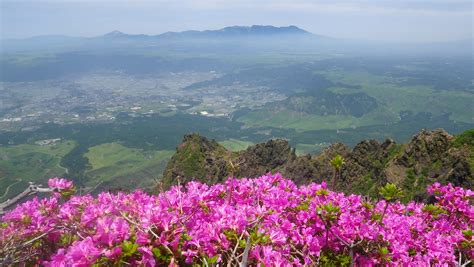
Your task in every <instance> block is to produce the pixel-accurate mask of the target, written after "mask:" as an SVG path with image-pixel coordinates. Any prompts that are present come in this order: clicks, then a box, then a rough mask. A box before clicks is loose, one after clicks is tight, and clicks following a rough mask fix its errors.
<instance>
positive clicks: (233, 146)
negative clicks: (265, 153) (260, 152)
mask: <svg viewBox="0 0 474 267" xmlns="http://www.w3.org/2000/svg"><path fill="white" fill-rule="evenodd" d="M219 144H221V145H223V146H224V147H225V148H226V149H228V150H230V151H233V152H236V151H241V150H245V149H246V148H247V147H249V146H251V145H253V143H252V142H249V141H244V140H237V139H233V138H231V139H228V140H225V141H221V142H219Z"/></svg>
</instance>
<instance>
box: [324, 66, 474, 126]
mask: <svg viewBox="0 0 474 267" xmlns="http://www.w3.org/2000/svg"><path fill="white" fill-rule="evenodd" d="M319 74H323V75H324V76H325V77H326V78H328V79H329V80H331V81H335V82H342V83H346V84H350V85H360V86H361V89H360V90H361V91H362V92H364V93H366V94H368V95H369V96H372V97H374V98H375V99H377V103H379V106H383V107H385V108H386V110H387V111H388V112H390V113H393V114H397V115H398V114H399V113H400V112H402V111H412V112H413V113H419V112H430V113H432V114H433V115H435V116H436V115H440V114H444V113H449V114H450V119H451V120H454V121H459V122H465V123H473V122H474V117H473V116H472V114H474V105H472V103H474V94H473V93H471V92H465V91H452V90H449V89H450V88H444V89H445V90H435V89H433V88H432V86H426V85H416V86H413V85H411V86H406V85H400V83H403V82H404V81H406V79H404V78H393V77H388V76H382V75H375V74H371V73H369V72H367V71H361V70H359V71H339V70H330V71H326V72H319ZM334 90H335V91H337V89H334Z"/></svg>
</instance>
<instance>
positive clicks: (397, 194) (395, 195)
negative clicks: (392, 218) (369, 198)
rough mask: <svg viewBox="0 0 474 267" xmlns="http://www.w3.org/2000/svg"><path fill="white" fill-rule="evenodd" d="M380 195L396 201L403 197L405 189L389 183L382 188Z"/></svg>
mask: <svg viewBox="0 0 474 267" xmlns="http://www.w3.org/2000/svg"><path fill="white" fill-rule="evenodd" d="M379 193H380V195H381V196H382V197H383V198H384V199H385V200H387V201H394V200H397V199H400V198H401V197H403V191H402V190H401V189H399V188H398V187H397V186H396V185H395V184H391V183H388V184H386V185H385V186H384V187H382V188H380V191H379Z"/></svg>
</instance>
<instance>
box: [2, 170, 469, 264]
mask: <svg viewBox="0 0 474 267" xmlns="http://www.w3.org/2000/svg"><path fill="white" fill-rule="evenodd" d="M49 185H50V187H53V188H56V189H58V190H60V192H61V190H64V191H65V192H72V189H73V187H72V184H70V183H69V182H67V181H65V180H59V179H56V180H51V181H50V183H49ZM428 192H429V193H430V194H433V195H434V196H435V197H436V200H437V201H436V203H433V204H422V203H415V202H411V203H408V204H401V203H400V202H399V201H398V199H399V198H400V197H401V195H402V192H401V191H400V190H399V189H398V188H397V187H396V186H395V185H391V184H388V185H386V186H385V187H384V188H383V189H382V190H381V192H380V193H381V199H380V200H378V201H375V200H370V199H367V198H364V197H362V196H358V195H349V196H346V195H344V194H342V193H337V192H333V191H331V190H328V189H327V187H326V184H324V183H323V184H309V185H305V186H296V185H295V184H294V183H293V182H292V181H291V180H287V179H284V178H283V177H282V176H281V175H280V174H275V175H272V174H268V175H265V176H262V177H260V178H256V179H229V180H227V181H226V182H225V183H223V184H217V185H212V186H208V185H205V184H201V183H197V182H190V183H188V184H187V185H186V186H175V187H173V188H171V189H170V190H169V191H166V192H163V193H160V194H158V195H148V194H146V193H144V192H141V191H135V192H133V193H130V194H125V193H116V194H112V193H101V194H99V195H98V196H97V197H92V196H90V195H85V196H70V195H69V194H53V195H52V196H51V197H50V198H44V199H36V198H35V199H33V200H30V201H28V202H26V203H23V204H21V205H19V206H17V207H16V208H15V209H14V210H11V211H9V212H8V213H7V214H5V215H4V216H3V217H2V219H1V222H0V265H2V264H5V265H8V264H12V265H14V264H18V263H27V264H31V265H35V264H40V265H45V266H71V265H76V266H90V265H93V264H98V265H119V266H120V265H124V266H125V265H132V266H136V265H141V266H156V265H160V266H162V265H170V266H177V265H180V266H181V265H199V266H217V265H219V266H223V265H227V264H229V263H230V264H231V265H237V264H241V265H243V266H246V265H248V266H250V265H251V266H303V265H323V266H325V265H337V266H350V265H355V266H374V265H393V266H408V265H409V266H430V265H439V266H447V265H448V266H450V265H453V266H454V265H458V264H459V265H463V264H465V265H469V264H470V263H469V262H470V260H471V259H472V258H473V257H474V252H473V244H474V242H473V233H472V226H473V225H474V207H473V205H472V202H473V199H474V192H473V191H471V190H468V189H463V188H459V187H453V186H451V185H440V184H434V185H432V186H430V187H429V188H428ZM65 195H66V197H65Z"/></svg>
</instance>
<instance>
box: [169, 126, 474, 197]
mask: <svg viewBox="0 0 474 267" xmlns="http://www.w3.org/2000/svg"><path fill="white" fill-rule="evenodd" d="M472 135H473V131H472V130H470V131H468V132H466V133H465V134H463V135H460V136H463V138H457V137H454V136H452V135H450V134H448V133H447V132H446V131H444V130H442V129H437V130H433V131H426V130H423V131H421V132H420V133H418V134H416V135H415V136H413V138H412V139H411V140H410V142H408V143H407V144H396V143H395V141H393V140H391V139H387V140H385V141H384V142H379V141H376V140H364V141H361V142H360V143H359V144H357V145H356V146H355V147H354V148H353V149H350V148H349V147H347V146H345V145H344V144H341V143H335V144H332V145H331V146H329V147H328V148H326V149H324V150H323V151H322V152H321V153H320V154H319V155H314V156H311V155H303V156H296V154H295V151H294V149H292V148H291V146H290V144H289V143H288V141H286V140H281V139H275V140H269V141H267V142H265V143H262V144H257V145H254V146H250V147H248V148H247V149H246V150H243V151H240V152H231V151H228V150H226V149H225V148H224V147H223V146H221V145H219V144H218V143H217V142H216V141H214V140H212V141H210V140H208V139H206V138H204V137H201V136H199V135H197V134H192V135H186V136H185V137H184V140H183V143H182V144H181V145H180V146H178V148H177V150H176V154H175V155H174V156H173V157H172V159H171V160H170V162H169V163H168V166H167V168H166V171H165V173H164V175H163V183H164V185H165V187H168V186H170V185H173V184H176V182H177V178H179V179H180V181H181V182H187V181H190V180H199V181H201V182H205V183H210V184H212V183H216V182H221V181H223V180H225V179H226V178H227V177H229V176H234V177H255V176H259V175H262V174H265V173H267V172H276V171H279V172H281V173H283V175H285V176H286V177H288V178H291V179H293V180H294V181H295V182H296V183H298V184H304V183H309V182H323V181H330V180H331V178H332V177H333V175H334V167H333V166H332V165H331V160H332V159H333V158H334V157H335V156H336V155H341V156H342V157H343V158H344V162H345V163H344V165H343V166H342V168H341V171H340V175H338V176H337V179H336V185H335V187H336V188H335V189H337V190H341V191H344V192H346V193H359V194H365V195H370V196H374V197H375V196H377V193H378V189H379V187H380V186H382V185H384V184H385V183H387V182H392V183H396V184H398V185H399V186H400V187H402V188H403V189H404V190H405V192H406V199H407V200H408V199H413V198H417V197H418V198H424V197H425V195H424V190H425V187H426V185H428V184H431V183H433V182H436V181H438V182H441V183H446V182H451V183H453V184H455V185H459V186H463V187H465V188H472V187H473V186H474V177H473V164H472V158H473V157H474V146H473V145H472V138H473V137H472ZM466 136H467V137H466ZM461 139H462V140H467V141H462V142H461V141H460V140H461Z"/></svg>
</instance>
